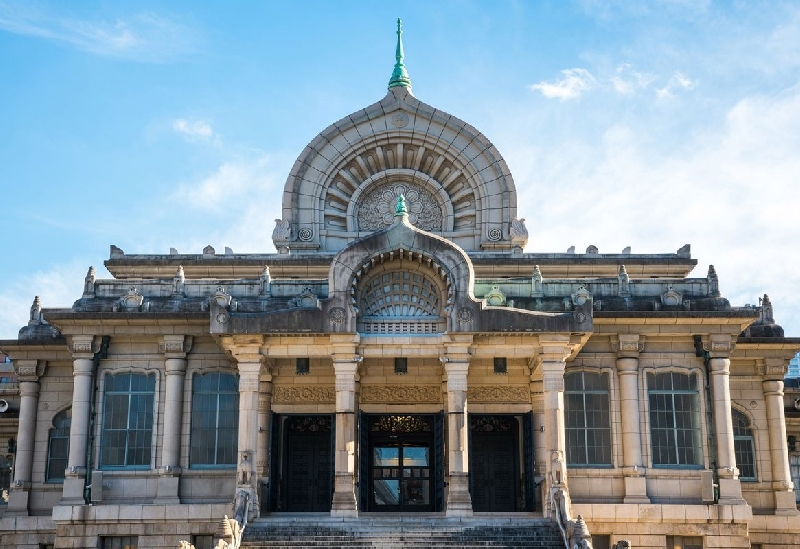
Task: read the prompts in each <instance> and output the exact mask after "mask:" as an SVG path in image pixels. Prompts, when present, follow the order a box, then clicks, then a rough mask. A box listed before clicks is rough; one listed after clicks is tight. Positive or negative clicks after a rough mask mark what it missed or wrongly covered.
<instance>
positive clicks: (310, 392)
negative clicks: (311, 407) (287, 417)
mask: <svg viewBox="0 0 800 549" xmlns="http://www.w3.org/2000/svg"><path fill="white" fill-rule="evenodd" d="M272 401H273V402H274V403H292V402H324V403H332V402H335V401H336V391H335V390H334V388H333V387H317V386H314V385H308V386H303V385H301V386H298V385H294V386H292V387H275V394H274V395H273V397H272Z"/></svg>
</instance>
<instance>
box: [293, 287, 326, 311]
mask: <svg viewBox="0 0 800 549" xmlns="http://www.w3.org/2000/svg"><path fill="white" fill-rule="evenodd" d="M289 304H290V305H291V306H292V307H317V306H319V299H318V298H317V294H315V293H314V290H312V289H311V288H310V287H309V286H306V287H305V288H303V291H302V292H300V293H299V294H297V295H296V296H295V297H293V298H292V299H291V301H290V302H289Z"/></svg>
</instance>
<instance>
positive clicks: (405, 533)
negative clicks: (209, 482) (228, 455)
mask: <svg viewBox="0 0 800 549" xmlns="http://www.w3.org/2000/svg"><path fill="white" fill-rule="evenodd" d="M241 547H242V548H248V549H256V548H259V549H260V548H267V547H284V548H289V547H330V548H333V547H348V548H351V547H371V548H374V549H397V548H420V549H421V548H437V549H439V548H441V549H446V548H457V547H458V548H467V547H469V548H477V547H505V548H512V547H513V548H531V549H564V542H563V541H562V539H561V534H560V532H559V530H558V527H557V526H556V524H555V523H554V522H552V521H550V520H548V519H543V518H533V517H520V518H486V519H482V518H477V519H469V520H459V519H447V518H443V517H437V518H427V519H426V518H409V517H408V516H403V517H402V518H401V517H398V518H397V519H395V520H392V519H389V518H379V519H378V518H374V519H373V518H371V517H370V518H360V519H358V520H353V521H341V520H338V521H337V520H334V519H331V518H330V517H329V516H319V517H315V518H314V519H311V518H310V517H307V516H306V517H303V518H302V519H296V520H291V519H288V518H278V519H275V518H273V517H269V518H266V519H257V520H255V521H254V522H251V523H250V524H248V525H247V528H246V529H245V533H244V539H243V542H242V545H241Z"/></svg>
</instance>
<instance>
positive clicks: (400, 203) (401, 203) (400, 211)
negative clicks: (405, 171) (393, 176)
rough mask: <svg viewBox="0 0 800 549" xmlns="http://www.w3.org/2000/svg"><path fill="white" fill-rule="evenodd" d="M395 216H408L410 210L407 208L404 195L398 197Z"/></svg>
mask: <svg viewBox="0 0 800 549" xmlns="http://www.w3.org/2000/svg"><path fill="white" fill-rule="evenodd" d="M394 215H396V216H397V215H408V208H406V197H405V196H403V195H402V194H400V195H398V196H397V206H395V208H394Z"/></svg>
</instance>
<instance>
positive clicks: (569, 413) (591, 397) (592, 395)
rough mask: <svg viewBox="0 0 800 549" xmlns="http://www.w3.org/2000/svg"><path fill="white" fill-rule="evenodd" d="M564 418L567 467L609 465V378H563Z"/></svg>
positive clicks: (581, 374) (578, 375)
mask: <svg viewBox="0 0 800 549" xmlns="http://www.w3.org/2000/svg"><path fill="white" fill-rule="evenodd" d="M564 381H565V383H564V386H565V392H564V419H565V423H566V443H567V463H568V464H569V465H611V421H610V407H609V393H608V375H606V374H596V373H592V372H573V373H569V374H567V375H566V376H564Z"/></svg>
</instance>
